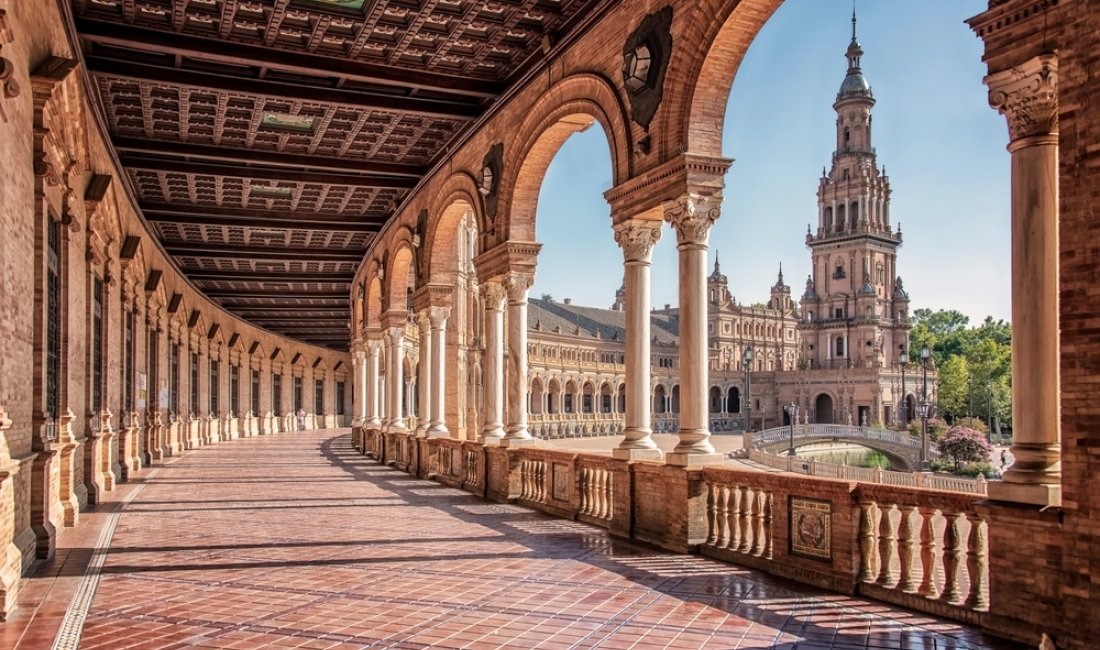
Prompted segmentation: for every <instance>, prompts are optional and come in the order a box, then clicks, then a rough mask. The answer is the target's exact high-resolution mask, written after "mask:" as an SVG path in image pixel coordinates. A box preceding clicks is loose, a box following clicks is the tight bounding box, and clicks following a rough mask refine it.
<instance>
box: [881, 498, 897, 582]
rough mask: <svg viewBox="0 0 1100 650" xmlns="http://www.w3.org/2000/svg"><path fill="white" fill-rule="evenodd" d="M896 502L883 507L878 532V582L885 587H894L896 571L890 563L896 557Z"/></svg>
mask: <svg viewBox="0 0 1100 650" xmlns="http://www.w3.org/2000/svg"><path fill="white" fill-rule="evenodd" d="M893 513H894V504H888V505H887V506H886V507H885V508H882V516H881V517H880V519H879V534H878V583H879V584H880V585H882V586H883V587H893V586H894V585H895V584H897V583H895V582H894V572H893V570H892V569H891V568H890V564H891V563H892V562H893V559H894V542H896V541H897V538H896V537H894V521H893Z"/></svg>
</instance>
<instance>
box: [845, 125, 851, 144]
mask: <svg viewBox="0 0 1100 650" xmlns="http://www.w3.org/2000/svg"><path fill="white" fill-rule="evenodd" d="M851 141H852V131H851V130H850V129H849V128H848V127H844V144H845V145H847V144H848V143H849V142H851Z"/></svg>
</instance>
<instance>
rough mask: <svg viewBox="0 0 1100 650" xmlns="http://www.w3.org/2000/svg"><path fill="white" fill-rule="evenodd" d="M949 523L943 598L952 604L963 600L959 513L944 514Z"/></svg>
mask: <svg viewBox="0 0 1100 650" xmlns="http://www.w3.org/2000/svg"><path fill="white" fill-rule="evenodd" d="M944 518H945V519H947V525H946V526H945V528H944V532H943V546H944V554H943V570H944V574H945V575H946V578H945V581H944V588H943V596H942V597H943V600H945V601H947V602H948V603H951V604H958V603H959V601H961V600H962V598H963V595H962V585H960V584H959V583H960V582H961V581H960V575H959V569H960V568H961V567H962V564H963V553H964V552H965V549H964V548H963V539H962V531H960V530H959V518H960V515H959V514H958V513H952V514H944Z"/></svg>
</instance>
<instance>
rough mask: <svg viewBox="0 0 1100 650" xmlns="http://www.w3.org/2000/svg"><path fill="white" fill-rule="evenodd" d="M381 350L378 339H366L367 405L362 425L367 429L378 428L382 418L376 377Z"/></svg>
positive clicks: (380, 343)
mask: <svg viewBox="0 0 1100 650" xmlns="http://www.w3.org/2000/svg"><path fill="white" fill-rule="evenodd" d="M381 352H382V341H381V340H380V339H367V372H366V381H365V382H364V383H365V384H366V388H365V390H366V400H367V402H366V403H367V407H366V412H365V413H364V417H365V418H366V419H365V420H364V422H363V426H364V427H365V428H367V429H380V428H381V427H382V418H381V417H379V412H378V395H379V394H380V393H381V390H380V386H379V382H380V379H379V377H378V357H379V356H380V355H381Z"/></svg>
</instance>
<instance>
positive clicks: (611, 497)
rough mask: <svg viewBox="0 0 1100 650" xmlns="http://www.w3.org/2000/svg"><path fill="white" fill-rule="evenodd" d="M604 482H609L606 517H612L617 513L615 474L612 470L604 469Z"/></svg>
mask: <svg viewBox="0 0 1100 650" xmlns="http://www.w3.org/2000/svg"><path fill="white" fill-rule="evenodd" d="M604 482H605V483H606V484H607V512H605V513H604V517H606V518H607V519H611V517H612V515H614V514H615V474H613V473H612V472H611V470H604Z"/></svg>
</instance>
